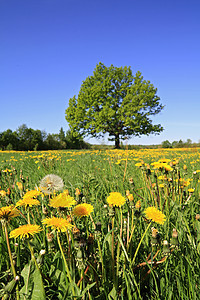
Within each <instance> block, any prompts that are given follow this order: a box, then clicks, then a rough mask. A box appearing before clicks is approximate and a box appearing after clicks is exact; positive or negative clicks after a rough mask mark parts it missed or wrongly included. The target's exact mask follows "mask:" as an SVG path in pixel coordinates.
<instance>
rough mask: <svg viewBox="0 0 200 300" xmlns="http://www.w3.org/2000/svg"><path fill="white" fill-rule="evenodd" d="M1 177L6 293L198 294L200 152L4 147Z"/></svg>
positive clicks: (1, 263)
mask: <svg viewBox="0 0 200 300" xmlns="http://www.w3.org/2000/svg"><path fill="white" fill-rule="evenodd" d="M0 174H1V176H0V202H1V205H0V208H1V207H12V208H13V207H15V205H17V206H16V209H17V212H18V213H17V214H16V216H15V217H14V218H9V217H7V219H6V218H5V217H4V215H3V214H0V218H1V223H2V228H1V229H0V237H1V238H0V250H1V253H2V255H1V256H0V282H1V286H0V289H1V294H0V295H1V297H4V298H5V299H6V297H7V298H8V299H19V298H20V299H37V298H40V299H73V297H74V299H97V300H98V299H109V300H111V299H198V297H199V296H198V295H199V293H200V291H199V280H200V273H199V251H200V217H199V214H200V203H199V196H200V194H199V193H200V190H199V184H200V179H199V175H200V149H169V150H163V149H156V150H150V149H148V150H138V151H136V150H105V151H100V150H95V151H91V150H90V151H88V150H87V151H46V152H14V151H12V152H0ZM48 174H53V175H56V176H55V178H57V180H58V177H60V180H61V181H63V184H64V186H63V184H62V187H61V185H60V187H59V189H56V188H55V190H53V187H54V186H55V187H56V186H57V185H56V182H55V184H53V183H52V182H49V181H48V182H47V183H46V184H47V188H48V187H49V185H51V187H52V188H51V189H48V193H47V192H46V193H45V190H43V191H41V190H40V187H41V185H40V183H41V180H42V179H43V178H44V177H45V176H47V175H48ZM53 178H54V177H51V181H53ZM61 181H60V182H61ZM36 191H38V192H36ZM109 197H110V198H109ZM59 199H60V202H59ZM69 200H70V204H69ZM52 203H53V205H52ZM19 204H20V205H19ZM77 212H79V213H77ZM28 224H29V225H30V226H31V225H33V226H40V227H39V228H41V230H40V231H38V232H37V234H33V235H31V234H30V235H29V234H28V233H27V235H26V238H21V237H22V236H21V237H20V235H19V237H17V236H16V237H15V236H13V235H12V232H13V230H16V229H18V228H19V229H18V231H19V232H21V231H20V230H21V229H20V228H22V229H23V228H25V227H20V226H24V225H27V226H29V225H28ZM52 224H54V227H52V226H53V225H52ZM51 225H52V226H51ZM62 226H65V227H62ZM61 227H62V229H59V230H58V228H61ZM26 228H27V227H26ZM30 228H32V227H30ZM18 231H17V232H18ZM14 232H15V231H14ZM23 233H24V232H23ZM10 234H11V235H10ZM9 236H10V238H9ZM9 247H10V248H9ZM34 282H35V283H34Z"/></svg>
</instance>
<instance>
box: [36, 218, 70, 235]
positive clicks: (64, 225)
mask: <svg viewBox="0 0 200 300" xmlns="http://www.w3.org/2000/svg"><path fill="white" fill-rule="evenodd" d="M42 223H43V224H45V225H46V226H47V227H51V228H52V229H56V230H58V231H62V232H65V231H67V229H71V228H72V227H73V225H72V224H71V223H70V222H68V221H67V220H66V219H63V218H56V217H52V218H46V219H44V220H43V221H42Z"/></svg>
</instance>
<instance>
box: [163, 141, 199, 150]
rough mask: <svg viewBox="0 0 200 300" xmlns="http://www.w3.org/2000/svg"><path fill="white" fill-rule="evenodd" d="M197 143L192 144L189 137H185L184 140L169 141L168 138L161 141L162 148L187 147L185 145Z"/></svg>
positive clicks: (193, 145)
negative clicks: (185, 139)
mask: <svg viewBox="0 0 200 300" xmlns="http://www.w3.org/2000/svg"><path fill="white" fill-rule="evenodd" d="M196 146H198V145H197V144H193V143H192V140H191V139H187V141H186V142H184V141H182V140H179V141H173V142H172V143H170V142H169V141H168V140H166V141H163V142H162V148H187V147H196Z"/></svg>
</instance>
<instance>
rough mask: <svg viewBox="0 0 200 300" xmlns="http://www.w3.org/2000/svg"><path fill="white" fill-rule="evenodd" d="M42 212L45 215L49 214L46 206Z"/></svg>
mask: <svg viewBox="0 0 200 300" xmlns="http://www.w3.org/2000/svg"><path fill="white" fill-rule="evenodd" d="M42 212H43V214H44V215H47V214H48V210H47V208H46V207H45V206H44V207H43V209H42Z"/></svg>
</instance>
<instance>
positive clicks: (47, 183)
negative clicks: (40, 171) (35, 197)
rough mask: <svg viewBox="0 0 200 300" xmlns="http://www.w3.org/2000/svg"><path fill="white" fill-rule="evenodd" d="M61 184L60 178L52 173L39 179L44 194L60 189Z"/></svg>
mask: <svg viewBox="0 0 200 300" xmlns="http://www.w3.org/2000/svg"><path fill="white" fill-rule="evenodd" d="M63 186H64V184H63V180H62V178H60V177H59V176H57V175H54V174H49V175H46V176H45V177H44V178H43V179H42V180H41V181H40V186H39V187H40V189H41V191H42V192H44V193H45V194H52V193H54V192H56V191H60V190H62V188H63Z"/></svg>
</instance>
